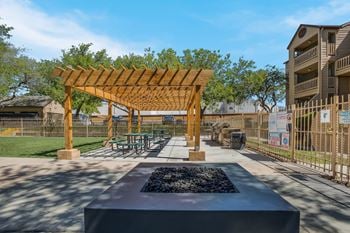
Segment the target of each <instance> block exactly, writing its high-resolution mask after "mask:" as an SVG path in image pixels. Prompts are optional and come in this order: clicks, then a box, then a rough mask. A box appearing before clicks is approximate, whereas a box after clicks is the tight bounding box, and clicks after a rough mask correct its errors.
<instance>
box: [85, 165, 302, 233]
mask: <svg viewBox="0 0 350 233" xmlns="http://www.w3.org/2000/svg"><path fill="white" fill-rule="evenodd" d="M183 166H186V167H190V166H194V167H198V166H205V167H212V168H221V169H222V170H223V171H224V172H225V173H226V175H227V177H228V178H229V179H230V180H231V182H232V183H233V184H234V186H235V187H236V188H237V190H238V192H237V193H150V192H141V190H142V188H143V186H144V185H145V183H146V182H147V180H148V178H149V177H150V176H151V174H152V172H153V171H154V169H156V168H158V167H183ZM84 212H85V213H84V218H85V232H86V233H100V232H103V233H110V232H113V233H114V232H118V233H233V232H239V233H247V232H259V233H260V232H261V233H264V232H278V233H292V232H293V233H295V232H299V211H298V210H297V209H296V208H294V207H293V206H291V205H290V204H289V203H288V202H286V201H285V200H284V199H282V198H281V197H280V196H279V195H278V194H276V193H274V192H273V191H272V190H271V189H269V188H267V187H266V186H265V185H264V184H263V183H261V182H259V181H258V180H257V179H256V178H255V177H254V176H252V175H251V174H250V173H248V172H247V171H246V170H244V169H243V168H242V167H240V166H239V165H237V164H169V163H167V164H159V163H142V164H139V165H138V166H137V167H136V168H134V169H133V170H132V171H130V172H129V173H128V174H127V175H125V176H124V177H123V178H121V179H120V180H119V181H118V182H117V183H115V184H114V185H112V186H111V187H110V188H109V189H108V190H106V191H105V192H103V193H102V194H101V195H99V196H98V197H97V198H96V199H95V200H94V201H92V202H91V203H90V204H89V205H88V206H87V207H85V210H84Z"/></svg>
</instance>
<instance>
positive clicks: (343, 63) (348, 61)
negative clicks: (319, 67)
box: [336, 55, 350, 71]
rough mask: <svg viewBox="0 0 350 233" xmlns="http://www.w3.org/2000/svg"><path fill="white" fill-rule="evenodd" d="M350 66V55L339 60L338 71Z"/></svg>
mask: <svg viewBox="0 0 350 233" xmlns="http://www.w3.org/2000/svg"><path fill="white" fill-rule="evenodd" d="M349 67H350V55H348V56H346V57H343V58H340V59H338V60H337V68H336V71H341V70H344V69H347V68H349Z"/></svg>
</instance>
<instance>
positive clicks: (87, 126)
mask: <svg viewBox="0 0 350 233" xmlns="http://www.w3.org/2000/svg"><path fill="white" fill-rule="evenodd" d="M85 125H86V137H87V138H88V137H89V119H88V118H86V122H85Z"/></svg>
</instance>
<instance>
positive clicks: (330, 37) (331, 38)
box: [328, 32, 335, 43]
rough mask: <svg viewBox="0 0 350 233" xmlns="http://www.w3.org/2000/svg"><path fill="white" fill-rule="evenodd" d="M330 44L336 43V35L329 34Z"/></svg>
mask: <svg viewBox="0 0 350 233" xmlns="http://www.w3.org/2000/svg"><path fill="white" fill-rule="evenodd" d="M328 43H335V33H334V32H328Z"/></svg>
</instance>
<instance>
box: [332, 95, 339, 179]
mask: <svg viewBox="0 0 350 233" xmlns="http://www.w3.org/2000/svg"><path fill="white" fill-rule="evenodd" d="M338 104H339V96H334V97H333V103H332V115H331V116H332V157H331V170H332V177H333V178H335V177H336V175H337V170H336V169H337V166H336V163H337V154H338V137H337V136H338Z"/></svg>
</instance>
